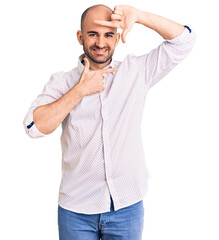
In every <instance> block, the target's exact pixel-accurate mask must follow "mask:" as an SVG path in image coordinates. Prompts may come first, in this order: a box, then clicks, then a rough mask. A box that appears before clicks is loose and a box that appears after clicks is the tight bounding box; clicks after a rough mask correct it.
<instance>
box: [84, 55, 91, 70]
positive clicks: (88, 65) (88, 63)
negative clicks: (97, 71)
mask: <svg viewBox="0 0 219 240" xmlns="http://www.w3.org/2000/svg"><path fill="white" fill-rule="evenodd" d="M89 68H90V62H89V60H88V59H87V58H84V71H89Z"/></svg>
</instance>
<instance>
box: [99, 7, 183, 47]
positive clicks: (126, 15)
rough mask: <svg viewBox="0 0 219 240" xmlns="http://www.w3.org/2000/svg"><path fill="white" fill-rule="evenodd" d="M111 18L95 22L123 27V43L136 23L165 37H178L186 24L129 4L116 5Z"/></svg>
mask: <svg viewBox="0 0 219 240" xmlns="http://www.w3.org/2000/svg"><path fill="white" fill-rule="evenodd" d="M111 19H112V21H100V20H95V22H96V23H97V24H100V25H103V26H109V27H116V28H121V29H122V30H123V31H122V41H123V43H125V42H126V41H125V38H126V35H127V34H128V32H130V31H131V29H132V27H133V25H134V23H139V24H143V25H144V26H146V27H148V28H151V29H152V30H154V31H156V32H157V33H159V34H160V35H161V36H162V37H163V38H164V39H173V38H176V37H177V36H179V35H180V34H181V33H182V32H183V30H184V26H183V25H181V24H179V23H176V22H174V21H172V20H169V19H167V18H164V17H161V16H158V15H155V14H152V13H149V12H145V11H142V10H139V9H137V8H134V7H131V6H127V5H119V6H116V7H115V8H114V12H113V14H112V15H111Z"/></svg>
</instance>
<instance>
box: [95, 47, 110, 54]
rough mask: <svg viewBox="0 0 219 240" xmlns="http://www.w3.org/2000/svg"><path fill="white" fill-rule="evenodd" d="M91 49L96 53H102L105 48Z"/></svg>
mask: <svg viewBox="0 0 219 240" xmlns="http://www.w3.org/2000/svg"><path fill="white" fill-rule="evenodd" d="M93 51H94V52H95V53H96V54H98V55H99V54H104V53H105V52H106V51H107V49H97V48H94V49H93Z"/></svg>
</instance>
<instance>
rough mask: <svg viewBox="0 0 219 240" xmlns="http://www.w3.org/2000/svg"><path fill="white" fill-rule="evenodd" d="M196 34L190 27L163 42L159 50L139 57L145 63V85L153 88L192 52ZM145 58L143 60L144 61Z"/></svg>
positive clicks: (156, 49)
mask: <svg viewBox="0 0 219 240" xmlns="http://www.w3.org/2000/svg"><path fill="white" fill-rule="evenodd" d="M195 41H196V33H195V32H194V31H193V30H191V29H190V28H189V27H188V26H185V29H184V31H183V32H182V33H181V34H180V35H179V36H178V37H176V38H174V39H170V40H165V41H163V42H162V43H161V44H160V45H159V46H158V47H157V48H155V49H153V50H152V51H151V52H149V53H148V54H146V55H142V56H140V57H139V61H140V62H141V63H142V62H144V72H145V83H146V85H147V88H151V87H152V86H154V85H155V84H156V83H157V82H159V81H160V80H161V79H162V78H163V77H164V76H165V75H166V74H167V73H169V72H170V71H171V70H172V69H173V68H174V67H175V66H176V65H177V64H179V63H180V62H181V61H182V60H183V59H185V58H186V57H187V56H188V55H189V54H190V52H191V50H192V48H193V46H194V44H195ZM142 58H143V59H142Z"/></svg>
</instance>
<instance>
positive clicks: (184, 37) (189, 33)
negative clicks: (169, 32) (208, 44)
mask: <svg viewBox="0 0 219 240" xmlns="http://www.w3.org/2000/svg"><path fill="white" fill-rule="evenodd" d="M184 28H185V29H184V31H183V32H182V33H181V34H180V35H179V36H177V37H176V38H173V39H168V40H166V41H167V42H170V43H174V44H182V43H186V42H195V40H196V34H195V32H194V31H193V30H192V29H191V28H190V27H188V26H187V25H185V26H184Z"/></svg>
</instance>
